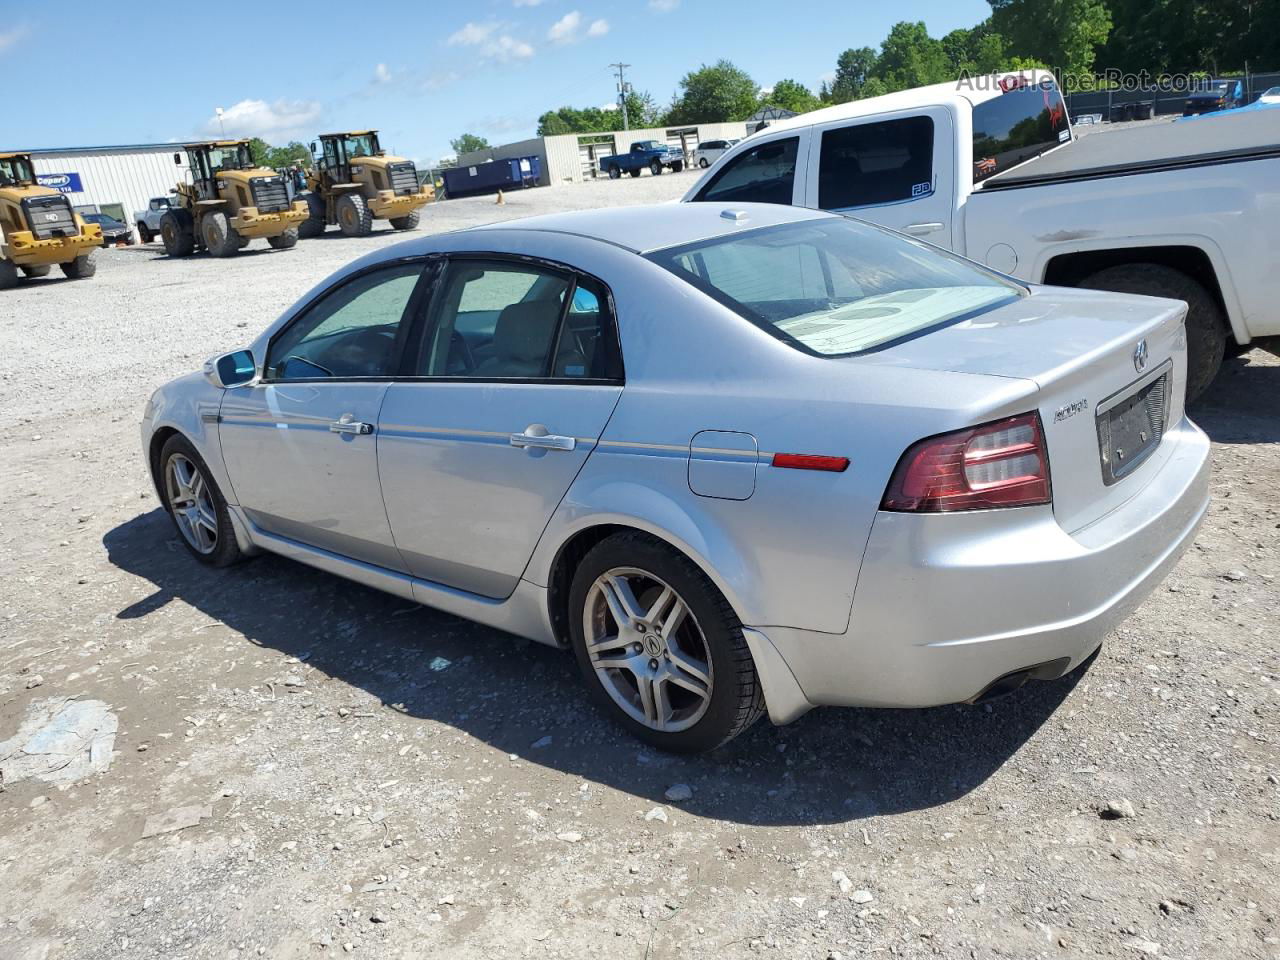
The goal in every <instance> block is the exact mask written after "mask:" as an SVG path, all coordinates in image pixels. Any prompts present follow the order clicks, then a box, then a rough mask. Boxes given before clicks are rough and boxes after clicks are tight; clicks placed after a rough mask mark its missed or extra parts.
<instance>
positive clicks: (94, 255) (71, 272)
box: [58, 250, 98, 280]
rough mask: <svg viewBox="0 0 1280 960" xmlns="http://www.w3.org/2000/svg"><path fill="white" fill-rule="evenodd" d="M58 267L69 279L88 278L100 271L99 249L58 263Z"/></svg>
mask: <svg viewBox="0 0 1280 960" xmlns="http://www.w3.org/2000/svg"><path fill="white" fill-rule="evenodd" d="M58 269H59V270H61V271H62V275H63V276H64V277H66V278H67V279H68V280H87V279H88V278H89V277H92V276H93V275H94V274H95V273H97V272H98V251H97V250H90V251H89V252H88V253H82V254H80V256H78V257H76V258H75V259H74V260H71V261H69V262H67V263H60V264H58Z"/></svg>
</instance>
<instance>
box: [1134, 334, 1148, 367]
mask: <svg viewBox="0 0 1280 960" xmlns="http://www.w3.org/2000/svg"><path fill="white" fill-rule="evenodd" d="M1133 369H1135V370H1137V371H1138V372H1139V373H1141V372H1142V371H1143V370H1145V369H1147V341H1146V340H1139V341H1138V345H1137V346H1136V347H1134V348H1133Z"/></svg>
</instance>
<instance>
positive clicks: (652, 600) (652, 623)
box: [569, 532, 764, 753]
mask: <svg viewBox="0 0 1280 960" xmlns="http://www.w3.org/2000/svg"><path fill="white" fill-rule="evenodd" d="M569 627H570V634H571V640H572V643H573V649H574V654H575V655H576V657H577V660H578V666H579V667H580V668H581V670H582V674H583V677H584V678H585V680H586V683H587V686H588V688H589V689H590V691H591V694H592V696H593V697H594V699H595V700H596V701H597V703H598V704H599V705H600V706H601V708H602V709H603V710H604V711H605V712H606V713H608V714H609V715H610V716H611V717H612V718H613V719H614V720H615V721H616V722H618V723H619V724H621V725H622V726H623V727H625V728H626V729H627V730H628V731H630V732H631V733H632V734H633V735H635V736H636V737H638V738H639V739H641V740H644V741H645V742H647V743H650V744H652V745H653V746H655V747H658V748H660V749H663V750H670V751H672V752H676V753H700V752H703V751H706V750H712V749H714V748H715V747H718V746H720V745H721V744H723V743H726V742H727V741H729V740H731V739H733V738H734V737H736V736H737V735H738V734H740V733H742V731H744V730H746V729H747V728H748V727H749V726H751V724H753V723H755V721H756V720H757V719H759V718H760V716H761V715H762V714H763V713H764V696H763V693H762V692H761V688H760V681H759V678H758V677H757V676H756V670H755V665H754V663H753V662H752V660H751V653H750V651H749V650H748V648H747V643H746V640H745V639H744V638H743V635H742V624H741V623H740V622H739V620H738V617H737V615H736V614H735V613H734V611H733V608H732V607H730V606H729V603H728V601H727V600H725V598H724V596H723V595H722V594H721V593H720V591H718V590H717V589H716V588H715V585H714V584H712V583H711V581H710V580H709V579H708V578H707V576H706V575H705V574H704V573H703V572H702V571H701V570H700V569H699V568H698V567H697V566H696V565H695V564H694V563H693V562H692V561H691V560H689V559H688V558H687V557H685V556H684V555H683V554H680V553H678V552H677V551H675V550H673V549H671V548H670V547H668V546H667V545H666V544H664V543H662V542H661V541H659V540H657V539H655V538H654V537H651V536H649V535H647V534H643V533H639V532H634V533H620V534H615V535H614V536H611V537H608V538H607V539H605V540H602V541H601V542H600V543H598V544H597V545H596V546H595V547H593V548H592V549H591V550H590V551H589V552H588V553H587V555H586V556H585V557H583V559H582V562H581V563H580V564H579V565H578V569H577V570H576V571H575V573H574V576H573V582H572V584H571V586H570V589H569Z"/></svg>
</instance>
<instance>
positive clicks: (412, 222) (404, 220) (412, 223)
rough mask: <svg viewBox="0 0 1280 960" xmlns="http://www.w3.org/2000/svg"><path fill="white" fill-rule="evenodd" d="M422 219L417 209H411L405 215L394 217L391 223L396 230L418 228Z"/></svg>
mask: <svg viewBox="0 0 1280 960" xmlns="http://www.w3.org/2000/svg"><path fill="white" fill-rule="evenodd" d="M421 219H422V218H421V216H420V215H419V213H418V211H417V210H410V211H409V212H408V213H406V214H405V215H404V216H403V217H392V218H391V221H390V223H391V226H392V228H393V229H396V230H417V229H418V224H419V222H421Z"/></svg>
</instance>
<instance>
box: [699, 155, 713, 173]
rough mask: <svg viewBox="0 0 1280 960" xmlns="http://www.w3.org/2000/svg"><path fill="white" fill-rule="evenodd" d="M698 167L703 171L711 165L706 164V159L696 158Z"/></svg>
mask: <svg viewBox="0 0 1280 960" xmlns="http://www.w3.org/2000/svg"><path fill="white" fill-rule="evenodd" d="M698 166H700V167H701V168H702V169H703V170H705V169H707V167H709V166H711V164H709V163H708V162H707V158H706V157H699V158H698Z"/></svg>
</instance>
